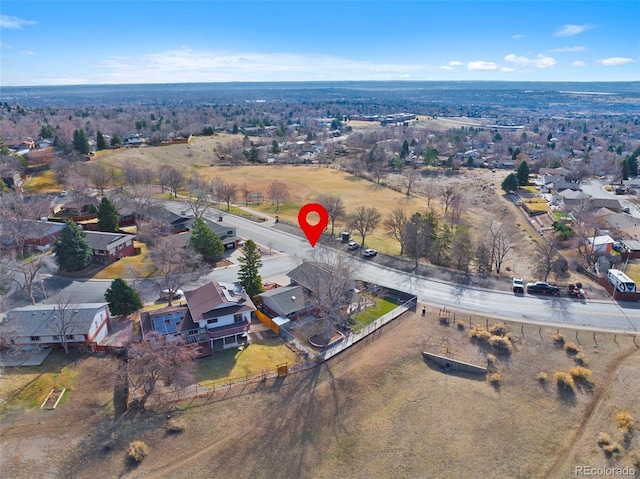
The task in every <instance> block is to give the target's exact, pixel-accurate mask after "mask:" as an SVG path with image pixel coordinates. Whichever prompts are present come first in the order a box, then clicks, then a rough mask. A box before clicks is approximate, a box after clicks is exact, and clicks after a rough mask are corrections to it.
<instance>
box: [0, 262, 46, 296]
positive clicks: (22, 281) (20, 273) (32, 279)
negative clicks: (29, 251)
mask: <svg viewBox="0 0 640 479" xmlns="http://www.w3.org/2000/svg"><path fill="white" fill-rule="evenodd" d="M0 262H2V268H0V269H2V270H3V271H4V272H5V274H4V275H3V276H5V275H6V278H5V280H7V279H9V278H10V279H11V280H12V281H14V282H15V283H16V284H17V285H18V287H19V288H20V290H22V291H24V292H25V293H27V296H28V297H29V299H30V300H31V304H36V300H35V296H34V285H35V284H36V280H37V278H38V273H39V272H40V269H41V268H42V266H43V264H44V256H43V255H37V256H33V257H31V258H27V259H26V260H24V261H17V260H15V259H9V258H3V259H2V260H0Z"/></svg>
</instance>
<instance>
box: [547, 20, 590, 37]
mask: <svg viewBox="0 0 640 479" xmlns="http://www.w3.org/2000/svg"><path fill="white" fill-rule="evenodd" d="M593 27H594V26H593V25H589V24H588V23H587V24H585V25H562V26H561V27H560V28H558V29H557V30H556V31H555V32H553V36H554V37H572V36H574V35H578V34H580V33H582V32H586V31H587V30H590V29H592V28H593Z"/></svg>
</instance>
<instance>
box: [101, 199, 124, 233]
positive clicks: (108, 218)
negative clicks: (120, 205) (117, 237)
mask: <svg viewBox="0 0 640 479" xmlns="http://www.w3.org/2000/svg"><path fill="white" fill-rule="evenodd" d="M119 221H120V216H119V215H118V209H117V208H116V205H114V204H113V202H112V201H111V200H109V198H107V197H106V196H103V197H102V199H101V200H100V205H99V206H98V230H99V231H106V232H109V233H115V232H116V231H118V222H119Z"/></svg>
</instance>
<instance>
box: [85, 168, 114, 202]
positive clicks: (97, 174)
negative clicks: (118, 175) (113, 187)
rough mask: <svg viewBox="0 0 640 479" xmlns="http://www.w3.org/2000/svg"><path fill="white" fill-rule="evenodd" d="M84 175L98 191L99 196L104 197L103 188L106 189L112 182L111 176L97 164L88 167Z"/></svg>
mask: <svg viewBox="0 0 640 479" xmlns="http://www.w3.org/2000/svg"><path fill="white" fill-rule="evenodd" d="M86 174H87V177H88V178H89V181H91V184H93V187H94V188H95V189H97V190H100V194H101V195H104V190H105V188H108V187H109V184H110V183H111V181H112V178H113V176H112V174H110V172H109V171H107V170H106V169H105V168H103V167H102V166H100V165H99V164H97V163H93V164H91V165H88V167H87V168H86Z"/></svg>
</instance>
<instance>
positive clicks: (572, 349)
mask: <svg viewBox="0 0 640 479" xmlns="http://www.w3.org/2000/svg"><path fill="white" fill-rule="evenodd" d="M564 350H565V351H566V353H567V354H569V355H571V356H573V355H575V354H578V353H579V352H580V346H578V345H577V344H576V343H571V342H570V343H564Z"/></svg>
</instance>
